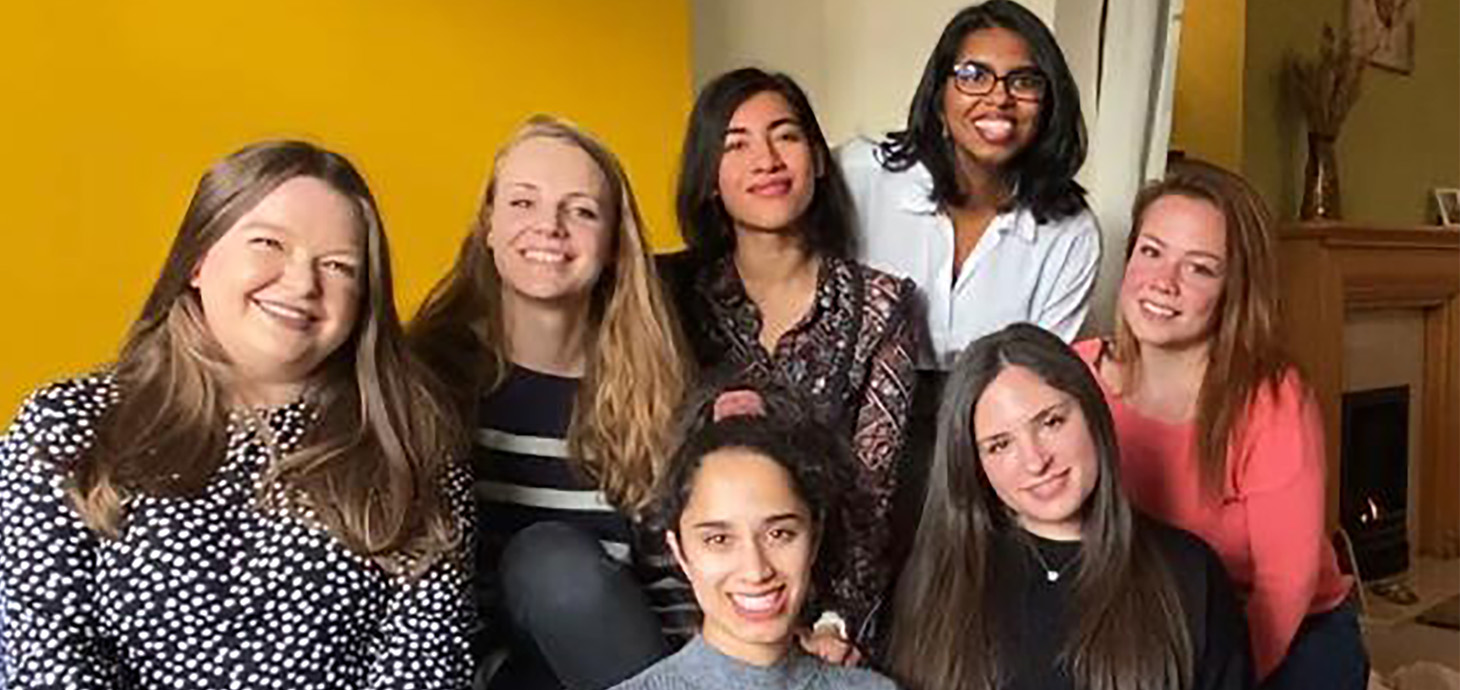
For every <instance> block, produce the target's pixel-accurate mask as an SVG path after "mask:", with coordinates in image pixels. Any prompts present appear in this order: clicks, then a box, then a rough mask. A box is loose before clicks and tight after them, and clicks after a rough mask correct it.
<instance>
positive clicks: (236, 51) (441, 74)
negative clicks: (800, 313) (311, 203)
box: [0, 0, 691, 419]
mask: <svg viewBox="0 0 1460 690" xmlns="http://www.w3.org/2000/svg"><path fill="white" fill-rule="evenodd" d="M629 5H632V8H630V7H629ZM4 15H5V16H4V18H3V20H0V140H3V142H4V143H3V144H0V161H3V166H0V209H3V220H0V233H3V237H4V238H5V244H4V247H5V253H4V269H3V270H0V294H4V295H6V297H5V305H6V309H5V313H4V317H3V318H4V321H3V323H4V324H5V325H4V329H3V337H0V362H3V364H0V410H3V411H0V419H5V418H7V417H8V416H9V415H10V412H11V411H12V410H14V409H15V408H16V406H17V405H18V404H19V402H20V400H21V398H22V396H23V395H24V393H25V392H26V391H27V390H29V389H31V388H33V387H34V386H36V385H38V384H39V383H42V382H44V381H46V380H48V379H51V378H54V377H58V376H64V375H68V374H71V373H74V372H79V371H84V370H86V369H89V368H91V367H94V366H96V365H98V364H101V363H104V362H105V361H107V360H108V359H109V358H111V357H112V356H114V353H115V351H116V348H117V346H118V344H119V343H120V339H121V337H122V335H123V333H124V331H125V329H126V327H127V326H128V324H129V323H130V322H131V320H132V319H133V318H134V317H135V316H136V314H137V312H138V311H139V310H140V308H141V303H142V300H143V299H144V298H145V296H146V293H147V290H148V289H149V287H150V286H151V282H152V280H153V279H154V278H155V277H156V275H157V272H158V270H159V269H160V268H161V264H162V260H163V257H164V254H165V252H166V250H167V247H168V245H169V243H170V241H171V238H172V236H173V234H174V232H175V231H176V229H177V225H178V223H179V222H180V220H181V217H182V213H183V210H184V208H185V207H186V204H187V201H188V197H189V195H190V194H191V192H192V188H193V185H194V184H195V183H196V180H197V178H198V176H199V175H200V174H201V173H202V172H203V170H204V168H205V167H206V166H207V165H209V164H210V163H211V162H212V161H214V160H216V159H217V158H219V157H221V156H223V155H225V154H227V153H229V152H231V151H232V150H234V149H236V148H238V147H239V146H241V145H243V144H245V143H247V142H250V141H253V140H256V139H260V138H269V137H285V136H287V137H300V136H302V137H306V138H309V139H311V140H314V141H317V142H320V143H322V144H324V145H325V146H327V147H330V148H334V149H336V150H339V151H341V152H343V153H345V154H346V155H348V156H349V157H350V158H351V159H352V160H353V161H354V162H355V163H356V164H357V165H358V166H360V167H361V168H362V169H363V171H364V172H365V175H366V177H367V178H369V179H370V181H371V184H372V187H373V189H374V191H375V192H376V194H377V195H378V197H379V199H380V203H381V206H382V210H383V212H384V214H385V219H386V225H387V228H388V231H389V233H390V235H391V238H392V243H393V245H394V247H393V249H394V250H395V265H396V269H397V275H398V276H399V280H398V283H397V284H398V286H399V291H400V302H401V304H402V306H403V309H404V313H406V314H409V313H411V312H412V311H413V310H414V307H415V305H416V304H417V303H418V302H419V300H420V298H421V296H422V295H423V294H424V292H425V290H426V289H427V288H429V286H430V285H431V283H432V282H433V281H434V280H435V279H436V278H437V277H438V276H439V274H440V273H441V272H443V271H444V270H445V269H446V267H447V266H448V265H449V263H450V260H451V258H452V256H453V255H454V253H455V249H456V245H457V241H458V239H459V238H460V237H461V235H462V234H463V232H464V231H465V229H466V227H467V224H468V222H469V221H470V218H471V215H472V212H473V211H474V208H475V205H476V203H477V197H478V194H479V192H480V186H481V184H482V182H483V181H484V179H485V176H486V171H487V166H488V165H489V162H490V159H491V155H492V153H493V150H494V147H495V146H496V145H497V144H498V143H499V142H500V141H501V140H502V139H503V138H504V137H505V136H506V135H507V134H508V133H509V132H510V131H511V130H512V128H513V127H514V126H515V125H516V124H517V123H519V122H520V121H521V120H522V119H523V118H524V117H526V116H527V115H529V114H531V113H533V112H537V111H545V112H552V113H557V114H560V115H563V116H566V117H568V118H570V119H573V120H575V121H577V122H579V123H580V124H582V125H584V126H586V127H587V128H589V129H590V130H592V131H594V132H596V133H597V134H599V135H600V136H601V137H603V138H604V139H606V140H607V141H608V143H609V145H610V146H612V147H613V148H614V149H615V150H616V151H617V152H618V153H619V155H620V156H621V157H622V158H623V160H624V163H625V165H626V166H627V167H628V169H629V171H630V175H631V177H632V179H633V182H634V184H635V186H636V188H637V191H638V193H639V199H640V203H641V204H642V206H643V208H644V210H645V212H646V214H647V216H648V221H649V224H650V226H651V231H652V232H653V234H654V236H655V239H656V244H658V245H659V246H666V245H670V244H673V243H675V242H676V241H677V240H676V239H675V238H676V233H675V231H674V230H673V228H672V225H671V223H672V218H673V216H672V212H671V209H672V206H671V204H672V190H673V174H674V167H675V163H676V157H677V155H678V145H679V138H680V132H681V131H682V127H683V120H684V117H685V114H686V113H687V112H688V109H689V105H690V102H691V101H690V98H691V94H690V63H689V15H688V9H687V4H686V2H685V1H684V0H635V2H633V3H613V2H602V1H601V0H552V1H551V2H522V1H521V0H411V2H400V1H399V0H293V1H288V0H252V1H251V2H247V3H209V2H183V1H182V0H84V1H79V0H51V1H47V2H17V3H8V4H7V6H6V9H5V12H4Z"/></svg>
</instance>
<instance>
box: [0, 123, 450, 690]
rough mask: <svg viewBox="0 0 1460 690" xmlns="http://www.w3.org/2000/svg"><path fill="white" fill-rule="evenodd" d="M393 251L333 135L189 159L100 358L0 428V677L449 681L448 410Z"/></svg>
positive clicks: (70, 683) (419, 684) (244, 682)
mask: <svg viewBox="0 0 1460 690" xmlns="http://www.w3.org/2000/svg"><path fill="white" fill-rule="evenodd" d="M389 266H390V261H389V254H388V250H387V248H386V242H385V236H384V234H383V230H382V227H381V223H380V218H379V215H378V212H377V210H376V206H375V202H374V200H373V198H372V197H371V194H370V192H369V190H368V188H367V187H366V185H365V182H364V180H363V179H362V178H361V177H360V175H359V174H358V173H357V172H356V171H355V170H354V168H353V167H351V165H350V164H349V162H347V161H346V160H345V159H344V158H342V157H340V156H339V155H337V154H334V153H330V152H328V151H324V150H321V149H319V148H316V147H315V146H312V145H310V144H305V143H299V142H277V143H264V144H258V145H254V146H251V147H248V148H245V149H243V150H241V151H239V152H237V153H235V154H233V155H232V156H229V157H228V158H226V159H224V160H223V161H221V162H220V163H218V164H217V165H215V166H214V167H213V168H212V169H211V170H209V171H208V172H207V174H205V175H204V176H203V178H202V181H201V182H200V183H199V185H198V188H197V191H196V192H195V194H194V196H193V200H192V203H191V205H190V206H189V208H188V211H187V215H186V216H185V218H184V219H183V223H182V228H181V230H180V231H179V233H178V236H177V238H176V239H175V241H174V243H173V247H172V251H171V253H170V255H169V256H168V259H167V263H166V265H165V266H164V267H163V270H162V274H161V276H160V277H159V279H158V281H157V283H156V285H155V286H154V287H153V290H152V294H151V296H150V297H149V298H148V300H147V303H146V305H145V307H144V308H143V310H142V315H141V317H140V318H139V319H138V320H137V322H136V323H135V324H133V326H132V329H131V331H130V333H129V334H128V336H127V339H126V342H125V344H124V345H123V347H122V350H121V352H120V354H119V356H118V357H117V360H116V363H115V364H114V365H113V366H112V368H110V369H109V370H107V371H106V372H104V373H99V374H95V375H91V376H86V377H81V378H77V379H73V380H70V381H66V382H63V383H59V384H56V385H52V386H50V387H47V388H44V389H41V390H40V391H38V392H36V393H35V394H34V395H32V396H31V398H30V399H29V400H28V401H27V402H26V404H25V406H24V407H23V409H22V410H21V412H20V414H19V416H17V417H16V419H15V421H14V422H13V423H12V424H11V426H10V428H9V430H8V431H7V432H6V433H5V435H4V436H3V437H0V591H3V592H4V593H5V604H4V605H5V616H4V617H5V621H6V631H5V633H6V639H5V643H6V652H5V654H4V656H5V658H6V662H7V665H8V668H7V672H8V674H9V677H8V678H7V681H8V683H9V687H10V688H12V689H17V688H251V689H256V688H290V689H291V690H301V689H310V688H320V689H321V690H322V689H324V688H457V687H463V686H464V685H465V684H466V682H467V678H468V665H469V658H468V651H467V645H466V640H465V636H466V631H467V630H468V629H469V627H470V625H471V622H472V621H471V618H472V616H473V613H472V609H471V606H470V598H469V594H468V582H469V577H468V573H467V570H466V566H465V563H464V559H463V556H462V553H463V546H464V543H463V541H464V538H465V537H464V535H469V534H470V530H469V528H468V524H467V523H466V519H467V518H468V517H469V515H468V512H467V511H468V510H469V505H470V497H469V494H468V486H467V483H466V481H465V475H464V474H463V473H462V472H460V471H459V470H457V469H456V468H455V467H454V466H453V465H451V464H449V463H448V458H450V457H451V456H452V453H451V452H450V450H451V449H452V448H454V447H458V445H457V444H458V443H459V441H460V438H461V432H460V431H459V430H456V429H454V428H453V427H451V426H448V425H447V423H446V421H445V420H449V419H450V416H449V415H445V414H442V410H443V405H442V404H441V403H440V402H438V401H439V400H440V398H439V397H438V396H436V395H435V394H434V393H433V392H432V390H431V386H430V385H428V384H427V383H426V381H427V380H428V379H427V378H425V377H423V376H420V375H418V374H417V370H418V368H417V365H416V364H415V362H414V360H413V359H412V358H411V357H410V356H409V355H408V354H407V351H406V350H405V348H404V346H403V345H402V335H401V327H400V324H399V321H398V317H397V316H396V313H395V310H394V306H393V297H392V294H391V279H390V270H389Z"/></svg>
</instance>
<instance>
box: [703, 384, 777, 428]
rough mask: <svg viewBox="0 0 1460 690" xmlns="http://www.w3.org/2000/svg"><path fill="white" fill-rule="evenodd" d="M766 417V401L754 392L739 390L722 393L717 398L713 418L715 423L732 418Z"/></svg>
mask: <svg viewBox="0 0 1460 690" xmlns="http://www.w3.org/2000/svg"><path fill="white" fill-rule="evenodd" d="M763 416H765V399H764V398H762V397H761V396H760V393H757V392H756V391H753V390H748V389H745V388H739V389H736V390H729V391H725V392H724V393H721V394H720V395H718V396H716V397H715V405H714V411H713V412H712V413H711V417H712V418H713V419H714V421H717V422H719V421H722V420H725V419H729V418H731V417H763Z"/></svg>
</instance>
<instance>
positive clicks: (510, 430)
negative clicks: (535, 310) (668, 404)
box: [472, 366, 698, 647]
mask: <svg viewBox="0 0 1460 690" xmlns="http://www.w3.org/2000/svg"><path fill="white" fill-rule="evenodd" d="M578 384H579V380H578V379H574V378H563V377H559V376H553V375H550V374H544V373H540V372H535V371H531V370H528V369H524V368H521V367H517V366H514V367H513V368H512V370H511V371H510V372H509V373H508V375H507V378H506V380H505V381H504V382H503V383H502V385H501V386H499V387H498V388H497V389H496V390H494V391H492V392H491V393H490V394H488V395H487V397H486V398H485V399H483V401H482V404H481V406H480V410H479V413H478V420H477V434H476V447H475V449H474V450H473V453H472V465H473V469H474V471H475V477H476V482H475V491H476V497H477V505H478V506H479V508H480V510H479V520H478V527H477V578H476V581H477V601H478V606H479V607H480V608H481V610H482V613H483V618H484V620H488V621H493V620H501V619H502V614H501V605H500V601H499V598H500V597H499V594H498V587H497V583H496V581H495V580H496V573H497V564H498V563H499V561H500V556H501V553H502V550H503V549H504V548H505V546H506V544H507V542H508V540H510V539H511V538H512V536H513V535H514V534H516V533H517V531H518V530H521V529H523V528H524V527H527V526H529V525H532V524H534V523H537V522H540V521H554V522H561V523H565V524H568V525H572V526H574V527H577V528H578V529H580V530H582V531H584V532H586V533H588V534H590V535H593V536H594V537H596V538H597V539H598V541H599V543H600V544H602V545H603V548H604V551H605V552H607V553H608V554H609V555H610V556H612V557H613V558H616V559H618V560H620V561H622V562H624V563H626V564H628V565H629V566H630V569H631V570H632V572H633V573H634V575H635V577H636V578H637V579H638V580H639V582H640V583H642V584H643V586H644V589H645V592H646V593H647V595H648V598H649V601H650V603H651V605H652V606H653V608H654V612H655V614H657V615H658V616H659V619H660V623H661V626H662V628H663V630H664V634H665V637H666V639H668V640H669V641H670V643H671V645H672V646H675V647H677V646H679V645H680V644H683V643H684V642H685V641H686V640H688V639H689V638H690V637H692V636H693V635H694V633H695V629H696V625H697V620H696V619H697V618H698V608H697V607H696V606H695V603H694V595H693V593H692V592H691V591H690V589H689V585H688V584H687V583H686V582H685V580H684V578H683V575H682V574H680V572H679V570H678V567H677V566H676V565H675V563H674V561H673V558H672V557H671V556H670V555H669V554H668V551H667V549H666V548H665V547H664V540H663V537H662V536H661V535H659V534H651V533H649V532H648V531H647V530H646V529H643V528H641V527H640V526H639V525H638V524H637V523H635V522H634V521H632V520H630V519H629V518H628V517H626V516H625V515H624V514H623V513H621V512H619V511H618V510H617V509H616V508H615V507H614V506H613V505H612V504H611V503H609V501H608V500H607V497H606V496H605V495H604V494H603V492H602V491H600V490H599V489H598V487H597V486H596V484H595V483H594V482H593V481H592V480H591V479H589V478H588V477H586V476H585V475H584V474H583V473H582V472H581V471H580V470H579V469H578V467H577V464H576V463H574V462H573V461H572V460H571V458H570V455H569V452H568V442H567V434H568V426H569V423H570V422H571V420H572V416H573V403H574V400H575V398H576V396H577V394H578ZM489 637H491V636H490V635H489ZM500 643H501V642H500V640H499V639H492V640H491V642H489V643H488V644H489V646H499V645H500Z"/></svg>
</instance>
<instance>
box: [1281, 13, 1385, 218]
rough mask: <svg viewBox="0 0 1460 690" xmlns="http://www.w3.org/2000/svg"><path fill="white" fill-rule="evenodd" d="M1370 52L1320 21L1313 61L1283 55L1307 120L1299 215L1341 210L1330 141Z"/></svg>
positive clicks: (1333, 214)
mask: <svg viewBox="0 0 1460 690" xmlns="http://www.w3.org/2000/svg"><path fill="white" fill-rule="evenodd" d="M1370 52H1371V51H1367V50H1364V49H1362V48H1361V47H1360V45H1359V42H1358V41H1357V40H1355V39H1354V37H1353V36H1351V35H1349V34H1348V33H1345V34H1343V35H1342V36H1338V35H1337V34H1336V32H1335V31H1334V30H1333V27H1331V26H1329V25H1327V24H1324V25H1323V40H1322V41H1321V42H1320V43H1319V44H1318V59H1317V60H1308V59H1305V58H1302V57H1297V56H1294V55H1291V54H1290V55H1289V57H1288V68H1287V70H1288V81H1289V83H1290V84H1291V85H1292V88H1293V92H1294V95H1295V96H1296V97H1297V99H1298V103H1299V104H1300V105H1301V106H1302V108H1303V117H1304V119H1306V120H1307V121H1308V165H1307V168H1306V170H1305V172H1304V180H1303V205H1302V208H1301V209H1300V210H1299V214H1298V215H1299V217H1300V218H1302V219H1303V220H1317V219H1324V220H1338V219H1339V218H1341V217H1342V215H1343V214H1342V212H1341V211H1340V206H1341V203H1340V196H1339V191H1338V159H1337V156H1336V154H1335V152H1334V140H1336V139H1337V138H1338V131H1339V129H1341V128H1342V127H1343V120H1344V118H1345V117H1347V116H1348V112H1349V110H1350V109H1352V108H1353V105H1354V103H1355V102H1357V101H1358V100H1359V88H1360V86H1361V85H1362V83H1363V77H1364V66H1365V65H1366V64H1368V62H1369V53H1370Z"/></svg>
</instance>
